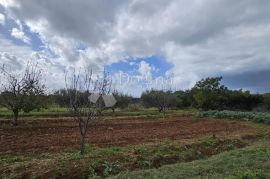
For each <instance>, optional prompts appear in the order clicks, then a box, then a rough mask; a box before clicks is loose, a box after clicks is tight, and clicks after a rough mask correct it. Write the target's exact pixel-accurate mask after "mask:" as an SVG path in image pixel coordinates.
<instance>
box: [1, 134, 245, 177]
mask: <svg viewBox="0 0 270 179" xmlns="http://www.w3.org/2000/svg"><path fill="white" fill-rule="evenodd" d="M245 145H246V143H244V142H243V141H241V140H239V139H223V138H220V137H209V138H205V139H202V140H200V141H198V142H196V143H193V144H190V145H185V146H183V145H179V144H178V143H172V142H165V143H162V144H158V145H143V144H142V145H138V146H135V147H108V148H99V147H97V146H94V145H87V146H86V154H85V155H80V153H79V150H69V151H65V152H63V153H60V154H52V155H49V154H47V153H45V154H44V155H42V154H39V155H36V156H35V155H33V156H32V158H30V157H29V158H27V159H25V160H22V159H18V158H16V157H15V156H13V157H5V158H6V159H5V160H4V161H8V162H5V163H6V165H7V166H10V168H12V167H14V165H13V163H12V162H13V161H17V162H18V163H20V161H21V164H25V165H26V164H27V165H29V166H28V167H27V168H31V167H30V166H31V165H30V164H31V161H33V160H38V161H41V162H42V160H46V159H50V161H52V164H54V165H52V166H51V165H45V166H43V167H44V168H43V170H44V171H52V172H51V173H52V175H49V176H50V177H62V178H65V177H74V178H79V177H82V178H87V177H108V176H112V175H116V174H118V173H120V172H124V171H134V170H139V169H151V168H158V167H161V166H163V165H167V164H174V163H179V162H188V161H193V160H197V159H204V158H208V157H209V156H212V155H215V154H218V153H220V152H224V151H228V150H232V149H235V148H240V147H244V146H245ZM45 158H46V159H45ZM29 163H30V164H29ZM32 167H36V166H32ZM15 168H16V167H15ZM6 171H8V172H9V173H5V172H6ZM0 172H2V173H4V174H5V176H11V175H12V172H11V170H5V171H1V169H0ZM18 172H19V173H20V172H21V173H25V169H23V168H18ZM29 175H30V176H31V174H29ZM40 175H41V176H43V175H42V171H40ZM47 175H48V174H47ZM7 178H8V177H7Z"/></svg>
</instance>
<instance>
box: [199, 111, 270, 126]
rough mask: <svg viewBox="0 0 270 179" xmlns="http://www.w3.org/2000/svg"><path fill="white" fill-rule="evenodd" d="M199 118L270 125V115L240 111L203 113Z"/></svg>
mask: <svg viewBox="0 0 270 179" xmlns="http://www.w3.org/2000/svg"><path fill="white" fill-rule="evenodd" d="M196 116H197V117H214V118H227V119H233V120H246V121H253V122H258V123H265V124H270V113H264V112H239V111H226V110H224V111H216V110H213V111H201V112H197V113H196Z"/></svg>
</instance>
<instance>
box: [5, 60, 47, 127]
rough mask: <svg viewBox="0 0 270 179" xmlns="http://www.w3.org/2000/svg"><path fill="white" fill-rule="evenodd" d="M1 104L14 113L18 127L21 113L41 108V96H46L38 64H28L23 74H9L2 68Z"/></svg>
mask: <svg viewBox="0 0 270 179" xmlns="http://www.w3.org/2000/svg"><path fill="white" fill-rule="evenodd" d="M0 74H1V76H2V77H3V79H2V80H1V103H2V105H3V106H5V107H6V108H8V109H9V110H11V111H12V112H13V122H14V125H18V116H19V112H20V111H22V110H23V111H25V112H30V111H31V110H33V109H36V108H39V106H40V104H41V103H40V102H41V101H40V100H39V96H40V95H43V94H44V91H45V85H44V84H42V80H41V79H42V72H41V70H40V69H39V68H38V64H37V63H31V62H28V63H27V66H26V67H25V69H24V71H23V72H22V74H14V73H12V72H9V71H8V70H7V68H5V66H4V65H3V66H2V67H0Z"/></svg>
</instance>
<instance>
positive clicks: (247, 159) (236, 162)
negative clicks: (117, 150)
mask: <svg viewBox="0 0 270 179" xmlns="http://www.w3.org/2000/svg"><path fill="white" fill-rule="evenodd" d="M113 178H130V179H132V178H134V179H135V178H136V179H140V178H153V179H156V178H168V179H169V178H243V179H244V178H247V179H249V178H250V179H251V178H270V146H269V145H267V146H264V147H248V148H245V149H240V150H233V151H229V152H224V153H222V154H219V155H216V156H213V157H211V158H209V159H206V160H196V161H193V162H188V163H179V164H173V165H167V166H162V167H160V168H158V169H149V170H139V171H134V172H125V173H122V174H120V175H118V176H116V177H113Z"/></svg>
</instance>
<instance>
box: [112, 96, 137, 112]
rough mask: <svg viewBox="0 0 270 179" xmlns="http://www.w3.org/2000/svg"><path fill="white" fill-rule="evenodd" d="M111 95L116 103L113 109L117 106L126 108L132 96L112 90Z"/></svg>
mask: <svg viewBox="0 0 270 179" xmlns="http://www.w3.org/2000/svg"><path fill="white" fill-rule="evenodd" d="M113 96H114V97H115V99H116V101H117V103H116V105H115V106H114V107H113V108H112V109H113V110H114V109H115V108H116V107H118V108H126V107H127V106H128V105H129V104H131V103H132V99H133V98H132V97H131V96H129V95H125V94H122V93H119V92H117V91H115V92H113Z"/></svg>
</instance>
